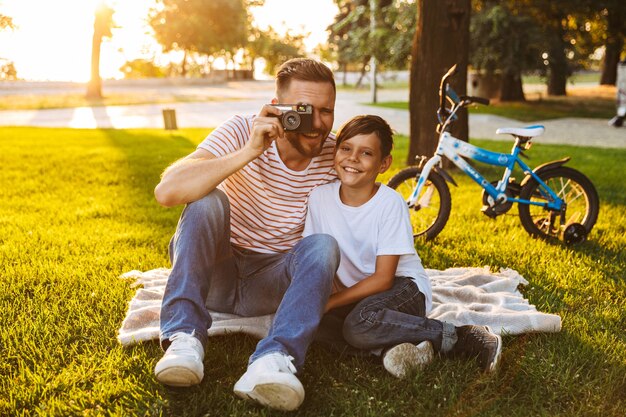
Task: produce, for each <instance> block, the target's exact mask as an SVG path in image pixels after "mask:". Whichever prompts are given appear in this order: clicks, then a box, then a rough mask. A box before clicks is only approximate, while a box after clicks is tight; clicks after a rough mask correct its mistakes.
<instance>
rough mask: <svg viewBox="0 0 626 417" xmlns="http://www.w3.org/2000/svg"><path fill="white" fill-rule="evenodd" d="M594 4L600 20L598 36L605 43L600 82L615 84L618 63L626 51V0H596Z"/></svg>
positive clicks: (597, 17)
mask: <svg viewBox="0 0 626 417" xmlns="http://www.w3.org/2000/svg"><path fill="white" fill-rule="evenodd" d="M592 4H593V7H594V8H595V12H596V19H597V21H598V22H599V24H598V30H597V32H598V36H597V37H599V38H600V42H601V43H602V44H603V45H604V60H603V62H602V73H601V76H600V84H606V85H615V82H616V81H617V64H618V62H619V61H620V58H621V55H622V54H624V53H625V52H626V51H625V49H624V47H625V46H626V1H624V0H596V1H593V2H592ZM625 58H626V57H625Z"/></svg>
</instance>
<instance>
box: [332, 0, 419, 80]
mask: <svg viewBox="0 0 626 417" xmlns="http://www.w3.org/2000/svg"><path fill="white" fill-rule="evenodd" d="M335 3H336V4H337V7H338V8H339V13H338V14H337V15H336V16H335V21H334V23H333V24H332V25H330V26H329V27H328V30H329V32H330V34H329V37H328V44H329V49H330V50H331V51H332V53H333V56H334V57H335V59H336V62H337V64H338V65H339V67H340V68H342V69H343V70H344V72H345V71H346V70H347V69H348V68H349V67H356V68H357V69H358V70H360V71H361V77H360V78H359V80H358V81H357V86H358V85H360V83H361V80H362V78H363V76H364V75H365V72H366V71H367V69H368V64H369V62H370V58H371V57H372V56H374V57H375V58H376V61H377V63H378V65H379V66H380V67H382V68H394V69H397V68H402V69H404V68H407V66H408V62H409V56H410V52H411V45H412V41H413V33H414V32H415V18H416V5H415V2H414V1H407V0H377V1H376V6H377V8H378V12H377V13H376V29H375V30H374V31H372V30H370V29H371V26H370V23H371V20H370V13H371V10H370V6H371V4H370V2H369V1H368V0H335Z"/></svg>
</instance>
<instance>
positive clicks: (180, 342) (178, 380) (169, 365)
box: [154, 333, 204, 387]
mask: <svg viewBox="0 0 626 417" xmlns="http://www.w3.org/2000/svg"><path fill="white" fill-rule="evenodd" d="M170 342H172V343H171V344H170V346H169V347H168V348H167V350H166V351H165V355H163V357H162V358H161V360H160V361H159V362H158V363H157V364H156V367H155V368H154V374H155V375H156V378H157V380H158V381H159V382H161V383H162V384H165V385H171V386H174V387H189V386H191V385H196V384H199V383H200V381H202V378H203V377H204V364H203V363H202V361H203V360H204V348H203V347H202V343H200V341H199V340H198V339H197V338H196V337H195V336H194V335H193V333H192V334H187V333H174V334H173V335H172V336H171V337H170Z"/></svg>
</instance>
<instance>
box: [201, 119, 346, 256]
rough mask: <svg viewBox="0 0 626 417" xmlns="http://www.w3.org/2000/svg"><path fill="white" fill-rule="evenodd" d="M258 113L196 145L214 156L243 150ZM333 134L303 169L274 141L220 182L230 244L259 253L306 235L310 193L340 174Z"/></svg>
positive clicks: (230, 123)
mask: <svg viewBox="0 0 626 417" xmlns="http://www.w3.org/2000/svg"><path fill="white" fill-rule="evenodd" d="M254 117H255V116H235V117H233V118H231V119H230V120H228V121H226V122H225V123H224V124H222V125H221V126H220V127H218V128H217V129H215V130H214V131H213V132H211V134H210V135H209V136H207V138H206V139H204V141H202V143H201V144H200V145H198V148H202V149H205V150H207V151H209V152H211V153H212V154H213V155H215V156H216V157H220V156H224V155H226V154H229V153H231V152H234V151H236V150H237V149H241V148H243V146H244V144H245V143H246V142H247V141H248V140H250V130H251V129H252V121H253V120H254ZM334 147H335V137H334V135H333V134H332V133H331V134H330V135H329V137H328V139H326V141H325V142H324V146H323V149H322V152H321V153H320V155H318V156H316V157H315V158H313V159H312V160H311V163H310V164H309V166H308V167H307V168H306V169H304V170H302V171H292V170H291V169H289V168H287V167H286V166H285V164H284V163H283V161H282V160H281V159H280V157H279V155H278V151H277V149H276V142H272V145H271V146H270V147H269V148H268V149H267V150H266V151H265V152H263V153H262V154H261V156H259V157H258V158H257V159H255V160H253V161H251V162H250V163H248V164H247V165H246V166H245V167H243V168H242V169H240V170H239V171H237V172H235V173H234V174H232V175H231V176H230V177H228V178H226V179H225V180H224V181H223V182H222V183H221V184H220V185H219V186H218V188H220V189H221V190H223V191H224V192H225V193H226V195H227V196H228V200H229V201H230V228H231V238H230V239H231V243H232V244H233V245H235V246H237V247H240V248H244V249H250V250H253V251H255V252H262V253H276V252H286V251H288V250H289V249H291V248H292V247H293V245H295V244H296V242H298V240H300V239H301V237H302V231H303V229H304V219H305V217H306V204H307V199H308V197H309V193H310V192H311V190H312V189H313V188H315V187H316V186H318V185H321V184H326V183H328V182H331V181H333V180H334V179H336V178H337V174H336V173H335V170H334V169H333V155H334Z"/></svg>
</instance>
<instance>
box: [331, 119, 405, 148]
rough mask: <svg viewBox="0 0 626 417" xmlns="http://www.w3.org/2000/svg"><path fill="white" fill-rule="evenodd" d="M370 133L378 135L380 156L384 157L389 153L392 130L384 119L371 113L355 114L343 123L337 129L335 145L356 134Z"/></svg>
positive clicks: (391, 142)
mask: <svg viewBox="0 0 626 417" xmlns="http://www.w3.org/2000/svg"><path fill="white" fill-rule="evenodd" d="M370 133H376V136H378V139H379V140H380V150H381V152H382V157H383V158H384V157H386V156H387V155H389V154H391V149H392V148H393V130H392V129H391V126H389V123H387V122H386V121H385V119H383V118H382V117H379V116H374V115H372V114H368V115H363V116H356V117H353V118H352V119H350V120H348V121H347V122H346V123H344V124H343V125H342V126H341V127H340V128H339V131H337V137H336V138H337V144H336V145H335V146H339V144H340V143H341V142H343V141H344V140H347V139H350V138H353V137H355V136H357V135H369V134H370Z"/></svg>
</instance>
